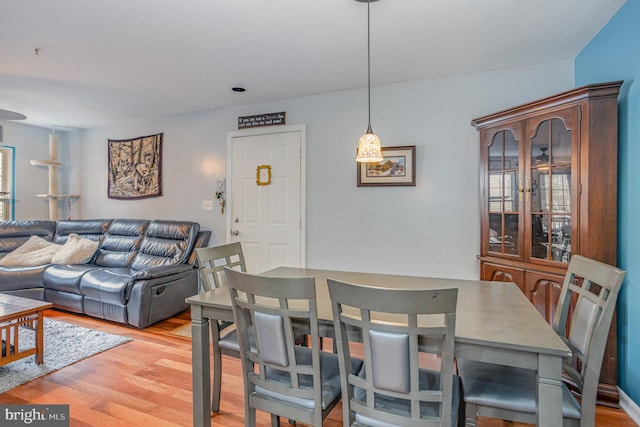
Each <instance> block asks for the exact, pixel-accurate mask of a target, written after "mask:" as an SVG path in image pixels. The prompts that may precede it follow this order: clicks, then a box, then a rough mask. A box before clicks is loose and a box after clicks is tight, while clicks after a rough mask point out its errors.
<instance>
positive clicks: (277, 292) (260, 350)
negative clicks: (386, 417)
mask: <svg viewBox="0 0 640 427" xmlns="http://www.w3.org/2000/svg"><path fill="white" fill-rule="evenodd" d="M225 275H226V279H227V285H228V286H229V289H230V293H231V306H232V309H233V315H234V319H235V321H236V325H237V327H238V328H239V329H240V330H246V329H248V328H253V330H254V331H255V342H254V343H251V342H250V341H249V339H248V337H247V334H239V338H240V350H241V352H240V355H241V356H240V359H241V360H242V375H243V380H244V403H245V426H255V424H256V410H257V409H258V410H261V411H265V412H268V413H270V414H271V424H272V426H279V425H280V417H286V418H289V419H290V420H296V421H300V422H302V423H305V424H309V425H312V426H321V425H322V421H323V420H324V418H325V417H326V416H327V415H328V414H329V413H330V412H331V410H332V409H333V408H334V406H335V405H336V404H337V403H338V402H339V400H340V397H341V394H340V370H339V367H338V355H337V354H334V353H329V352H325V351H322V350H320V336H319V333H318V313H317V307H316V288H315V279H314V278H313V277H302V278H291V277H288V278H278V277H264V276H256V275H252V274H247V273H242V272H239V271H235V270H231V269H229V268H225ZM301 322H306V323H307V324H308V330H309V332H310V341H311V346H310V347H304V346H301V345H297V344H296V333H295V324H300V323H301ZM352 365H353V366H352V371H356V370H358V369H360V367H361V365H362V362H361V361H359V360H354V361H353V362H352Z"/></svg>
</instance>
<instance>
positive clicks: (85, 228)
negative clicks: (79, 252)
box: [53, 219, 112, 244]
mask: <svg viewBox="0 0 640 427" xmlns="http://www.w3.org/2000/svg"><path fill="white" fill-rule="evenodd" d="M111 221H112V220H110V219H68V220H59V221H56V223H55V224H56V233H55V235H54V236H53V242H54V243H60V244H63V243H65V242H66V241H67V239H68V238H69V236H70V235H71V234H77V235H78V236H80V237H84V238H85V239H90V240H95V241H96V242H100V241H101V240H102V238H103V237H104V234H105V233H106V232H107V229H108V228H109V225H110V224H111Z"/></svg>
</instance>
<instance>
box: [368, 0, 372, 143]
mask: <svg viewBox="0 0 640 427" xmlns="http://www.w3.org/2000/svg"><path fill="white" fill-rule="evenodd" d="M370 6H371V0H367V88H368V92H367V93H368V100H367V101H368V104H369V127H368V129H367V132H371V11H370Z"/></svg>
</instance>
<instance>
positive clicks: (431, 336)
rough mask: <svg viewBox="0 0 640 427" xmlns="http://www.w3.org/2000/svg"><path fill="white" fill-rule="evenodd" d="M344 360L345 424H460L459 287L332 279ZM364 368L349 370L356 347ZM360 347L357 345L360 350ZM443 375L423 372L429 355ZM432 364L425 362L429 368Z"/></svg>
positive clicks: (336, 323) (337, 330) (336, 322)
mask: <svg viewBox="0 0 640 427" xmlns="http://www.w3.org/2000/svg"><path fill="white" fill-rule="evenodd" d="M327 284H328V286H329V295H330V298H331V304H332V309H333V319H334V328H335V331H336V341H337V344H338V355H339V357H340V362H341V363H340V368H341V374H342V375H341V379H342V407H343V423H344V425H345V426H361V425H364V426H374V427H378V426H391V425H393V426H447V427H449V426H456V425H457V423H458V419H462V418H463V417H462V416H461V417H458V410H459V408H460V399H461V398H460V391H461V386H460V378H458V377H457V376H455V375H454V373H453V366H454V353H453V351H454V342H455V323H456V304H457V299H458V290H457V289H431V290H425V289H423V290H416V289H397V288H382V287H375V286H366V285H360V284H352V283H346V282H340V281H337V280H333V279H328V280H327ZM356 341H362V343H363V350H364V365H363V369H361V370H360V371H359V372H358V373H355V374H352V373H350V372H347V371H346V370H345V369H344V368H345V366H348V365H347V364H346V361H347V360H350V358H351V348H350V346H351V345H353V344H351V343H352V342H356ZM354 348H355V347H354ZM430 355H435V356H436V357H432V358H433V360H434V362H435V361H437V360H439V364H440V369H439V370H434V369H427V368H426V367H425V366H421V360H422V361H423V360H424V358H425V356H426V357H429V356H430ZM424 364H425V363H424V362H423V363H422V365H424Z"/></svg>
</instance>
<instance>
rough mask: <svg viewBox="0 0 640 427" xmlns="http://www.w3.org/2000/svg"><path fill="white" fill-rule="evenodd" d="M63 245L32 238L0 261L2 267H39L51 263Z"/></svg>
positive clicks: (36, 237) (35, 237)
mask: <svg viewBox="0 0 640 427" xmlns="http://www.w3.org/2000/svg"><path fill="white" fill-rule="evenodd" d="M61 248H62V245H58V244H56V243H52V242H49V241H47V240H44V239H43V238H41V237H38V236H31V237H30V238H29V240H27V241H26V242H24V243H23V244H22V245H21V246H20V247H18V248H17V249H14V250H13V251H11V252H9V253H8V254H7V255H5V256H4V257H3V258H2V259H0V266H4V267H16V266H38V265H44V264H49V263H51V258H52V257H53V256H54V255H55V254H56V252H58V251H59V250H60V249H61Z"/></svg>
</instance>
